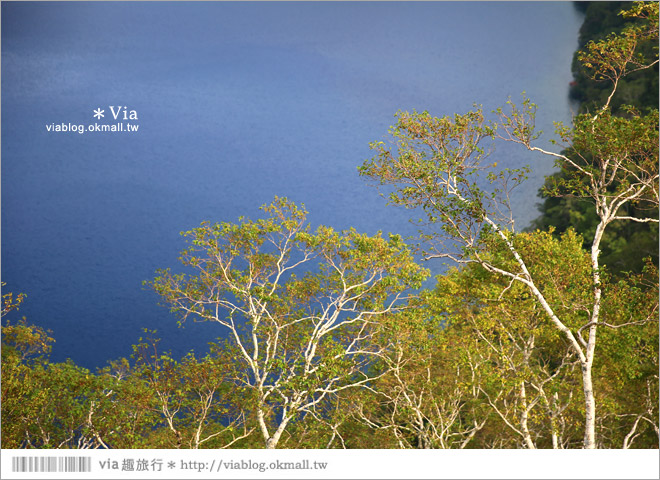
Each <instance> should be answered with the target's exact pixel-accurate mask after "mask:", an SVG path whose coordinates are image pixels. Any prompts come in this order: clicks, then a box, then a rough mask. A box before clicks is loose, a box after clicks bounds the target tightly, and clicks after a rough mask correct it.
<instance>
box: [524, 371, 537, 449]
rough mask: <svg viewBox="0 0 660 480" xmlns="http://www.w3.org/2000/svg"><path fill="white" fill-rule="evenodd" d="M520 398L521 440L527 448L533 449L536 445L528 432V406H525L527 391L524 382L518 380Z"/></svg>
mask: <svg viewBox="0 0 660 480" xmlns="http://www.w3.org/2000/svg"><path fill="white" fill-rule="evenodd" d="M520 399H521V400H522V415H521V417H520V428H521V431H522V433H523V440H524V441H525V445H526V446H527V448H531V449H535V448H536V445H534V442H533V441H532V436H531V435H530V433H529V426H528V425H527V421H528V419H529V408H528V407H527V392H526V390H525V382H524V381H523V382H520Z"/></svg>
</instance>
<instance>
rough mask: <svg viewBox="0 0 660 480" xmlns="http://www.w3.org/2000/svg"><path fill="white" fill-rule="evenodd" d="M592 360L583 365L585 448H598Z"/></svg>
mask: <svg viewBox="0 0 660 480" xmlns="http://www.w3.org/2000/svg"><path fill="white" fill-rule="evenodd" d="M591 365H592V360H591V359H589V360H587V362H586V363H584V364H582V388H583V390H584V414H585V421H584V448H590V449H591V448H596V399H595V398H594V389H593V382H592V379H591Z"/></svg>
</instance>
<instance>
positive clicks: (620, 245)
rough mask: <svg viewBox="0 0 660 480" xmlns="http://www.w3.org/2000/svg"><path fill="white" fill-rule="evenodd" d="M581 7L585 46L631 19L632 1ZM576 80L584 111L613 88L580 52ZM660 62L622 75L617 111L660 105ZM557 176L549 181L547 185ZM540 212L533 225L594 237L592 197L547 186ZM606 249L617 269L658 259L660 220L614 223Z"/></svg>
mask: <svg viewBox="0 0 660 480" xmlns="http://www.w3.org/2000/svg"><path fill="white" fill-rule="evenodd" d="M575 4H576V8H579V9H580V10H581V11H584V13H585V19H584V23H583V24H582V27H581V29H580V36H579V45H580V48H581V49H582V48H584V47H585V46H586V45H587V44H588V43H589V42H591V41H598V40H601V39H603V38H605V37H607V36H608V35H610V34H612V33H613V32H615V33H619V32H621V30H622V29H623V27H624V25H625V24H626V19H625V18H624V17H623V16H621V15H619V12H621V10H624V9H626V8H630V6H631V5H632V2H575ZM657 49H658V42H657V41H656V40H647V41H645V42H644V43H643V44H642V45H641V46H640V51H642V52H643V53H644V55H645V56H647V57H649V58H650V57H651V56H652V55H653V54H654V52H655V53H657ZM573 75H574V82H573V83H572V86H571V91H570V94H571V96H572V97H573V98H574V99H576V100H577V101H579V102H580V111H581V112H588V111H594V109H595V108H596V106H597V105H603V104H604V103H605V101H606V100H607V97H608V95H609V93H610V90H611V84H610V83H609V82H607V81H597V80H594V79H593V78H592V77H591V75H590V72H589V70H588V69H587V68H585V67H584V65H583V64H582V63H581V62H580V61H579V59H578V52H576V54H575V56H574V59H573ZM658 92H659V89H658V64H656V65H655V66H654V67H653V68H651V69H645V70H640V71H638V72H634V73H631V74H630V75H628V76H626V77H624V78H622V79H621V80H620V81H619V85H618V87H617V92H616V94H615V95H614V97H613V98H612V102H611V109H612V112H613V113H614V114H615V115H625V112H623V111H622V110H621V106H622V105H632V106H634V107H636V108H638V109H640V110H641V111H643V112H644V111H649V110H651V109H657V108H658ZM565 176H566V172H562V171H559V172H558V173H556V174H555V175H554V177H555V178H564V177H565ZM552 181H553V180H552V179H549V180H548V182H546V187H547V186H549V185H550V184H551V182H552ZM540 194H541V196H542V197H544V198H545V199H544V201H543V203H542V204H541V208H540V209H541V216H539V218H537V219H536V220H535V221H534V222H533V224H532V226H531V228H539V229H541V230H545V229H547V228H548V227H550V226H552V227H554V228H555V229H556V230H555V231H556V232H557V234H559V233H562V232H565V231H566V230H567V229H568V228H569V227H572V228H574V229H575V230H577V231H578V232H580V233H582V235H583V236H584V238H585V247H589V246H590V245H591V240H592V239H593V235H594V232H595V229H596V224H597V223H598V220H597V218H596V215H595V213H594V210H593V205H592V203H591V202H590V201H585V200H583V199H578V198H574V197H570V196H569V197H553V196H550V195H548V194H547V191H546V190H544V189H542V190H541V193H540ZM626 213H627V214H628V215H631V216H636V217H641V216H645V215H649V214H650V215H653V216H656V217H657V215H658V211H657V209H654V210H652V211H650V212H649V211H643V210H639V208H638V206H636V205H634V204H633V205H629V206H627V208H626ZM606 243H607V245H606V247H605V248H604V249H603V253H602V259H603V263H604V264H605V265H607V267H608V268H609V269H610V271H612V272H613V273H619V272H623V271H634V272H640V271H641V269H642V268H643V265H644V261H643V259H644V258H645V257H650V258H651V259H652V261H653V262H655V264H656V265H657V264H658V225H657V224H650V223H635V222H628V223H625V224H623V223H622V224H618V225H613V226H612V230H611V231H610V232H609V233H608V242H606Z"/></svg>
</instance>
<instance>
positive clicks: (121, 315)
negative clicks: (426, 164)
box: [1, 2, 581, 368]
mask: <svg viewBox="0 0 660 480" xmlns="http://www.w3.org/2000/svg"><path fill="white" fill-rule="evenodd" d="M580 23H581V16H580V14H578V13H577V12H576V11H575V9H574V7H573V6H572V4H571V3H569V2H502V3H501V2H483V3H481V2H456V3H453V2H419V3H417V2H412V3H411V2H407V3H398V2H387V3H379V2H364V3H363V2H355V3H353V2H341V3H335V2H328V3H322V2H310V3H298V2H293V3H288V2H268V3H252V2H249V3H240V2H239V3H234V2H228V3H225V2H219V3H213V2H200V3H194V2H192V3H191V2H182V3H174V2H164V3H160V2H144V3H131V2H127V3H124V2H108V3H96V2H90V3H87V2H71V3H50V2H44V3H22V2H21V3H18V2H17V3H14V2H10V3H7V2H4V3H2V264H1V268H2V280H3V282H6V283H7V287H6V288H7V289H8V290H11V291H13V292H25V293H27V294H28V299H27V300H26V303H25V305H24V306H23V307H22V308H21V312H20V313H21V315H25V316H27V318H28V320H29V321H30V322H32V323H35V324H38V325H41V326H43V327H45V328H48V329H50V330H52V331H53V336H54V337H55V339H56V344H55V346H54V349H53V354H52V357H51V358H52V359H53V360H55V361H61V360H64V359H65V358H72V359H73V360H74V361H75V362H76V363H78V364H80V365H82V366H85V367H88V368H95V367H98V366H102V365H104V364H105V363H106V361H107V360H109V359H113V358H117V357H120V356H127V355H130V353H131V348H130V347H131V345H132V344H133V343H135V341H136V340H137V338H138V337H139V336H140V335H141V332H142V328H143V327H146V328H149V329H157V330H158V332H159V334H160V336H161V337H162V338H163V343H162V345H163V347H164V348H165V349H170V350H172V352H173V353H174V354H175V355H181V354H183V353H185V352H187V351H189V350H190V349H195V351H197V352H203V351H204V348H205V345H206V342H207V341H209V340H210V339H213V338H215V337H217V336H218V335H220V334H221V331H220V329H219V327H218V326H216V325H211V324H188V325H187V326H186V328H184V329H179V328H177V327H176V317H175V316H174V315H172V314H170V313H169V312H168V310H167V308H164V307H163V306H159V299H158V298H157V296H156V295H155V294H154V293H153V292H151V291H149V290H145V289H144V288H143V287H142V281H143V280H146V279H151V278H153V276H154V271H155V270H156V269H157V268H161V267H168V266H170V267H173V268H176V267H177V266H178V262H177V257H178V252H179V251H180V250H181V249H182V248H183V247H184V243H183V240H182V238H181V237H180V236H179V232H180V231H182V230H187V229H190V228H192V227H195V226H197V225H199V223H200V222H201V221H203V220H211V221H234V220H236V219H237V218H238V217H239V216H241V215H245V216H249V217H251V218H256V217H258V215H259V211H258V207H259V206H260V205H262V204H264V203H268V202H270V201H271V200H272V199H273V197H274V196H275V195H279V196H287V197H289V198H291V199H292V200H294V201H295V202H299V203H304V204H305V206H306V207H307V209H308V210H309V211H310V219H311V222H312V224H313V225H318V224H326V225H332V226H333V227H335V228H339V229H341V228H348V227H350V226H354V227H355V228H357V229H358V230H359V231H363V232H368V233H370V234H373V233H375V232H376V231H378V230H383V231H385V232H399V233H403V234H411V233H413V229H412V228H411V227H410V225H409V224H408V223H407V214H408V213H407V212H405V211H400V210H397V209H393V208H391V207H386V206H385V202H384V201H383V199H382V198H380V197H379V195H378V193H377V191H376V190H374V189H373V188H369V187H368V186H367V185H366V184H365V182H364V181H363V180H362V179H360V178H359V177H358V175H357V166H358V165H360V164H361V163H362V162H363V161H364V160H365V159H367V158H369V157H370V156H371V152H370V150H369V146H368V144H369V142H371V141H375V140H381V139H384V138H385V137H386V135H387V129H388V126H389V125H391V124H392V123H393V122H394V117H393V115H394V113H395V112H396V111H397V110H412V109H417V110H428V111H429V112H431V113H432V114H434V115H437V116H440V115H447V114H453V113H455V112H465V111H467V110H469V109H470V108H471V107H472V105H473V104H474V103H477V104H482V105H483V106H484V108H485V109H486V110H488V111H489V110H492V109H494V108H496V107H498V106H501V105H503V104H504V103H505V102H506V100H507V98H508V97H509V96H510V97H512V98H513V99H514V100H515V99H517V98H519V95H520V94H521V92H523V91H526V92H527V94H528V96H530V97H531V98H532V99H533V100H534V101H535V102H536V103H537V104H538V105H539V114H538V120H537V124H538V125H539V126H540V128H541V129H543V130H544V131H546V132H551V131H552V121H554V120H561V121H564V122H566V121H569V120H570V115H571V109H570V104H569V100H568V83H569V82H570V81H571V73H570V63H571V57H572V55H573V52H574V50H575V48H576V47H577V32H578V29H579V26H580ZM109 106H115V107H118V106H122V107H123V106H125V107H126V112H127V115H128V114H130V112H131V111H133V110H134V111H135V114H136V115H137V117H138V119H137V120H131V121H124V122H123V123H130V124H133V125H139V130H138V132H93V133H92V132H89V133H85V134H82V135H81V134H78V133H76V132H55V131H48V130H47V126H51V127H52V126H54V125H61V124H63V123H64V124H66V125H67V126H68V125H69V124H71V125H80V124H82V125H89V124H94V123H100V124H116V123H117V121H114V119H112V115H111V112H110V109H109ZM98 108H100V109H103V110H104V115H105V116H104V117H103V118H102V119H96V118H94V116H93V114H94V110H96V109H98ZM115 110H116V109H115ZM123 118H124V117H123V109H122V113H121V114H120V115H119V119H120V120H121V119H123ZM544 138H546V137H544ZM547 138H549V136H548V137H547ZM493 155H494V156H493V159H494V160H496V161H498V163H500V164H501V165H503V166H509V167H513V166H520V165H524V164H529V165H531V167H532V176H531V178H530V180H529V181H528V182H527V183H526V184H525V185H524V186H523V187H522V188H521V189H520V190H519V191H518V193H517V196H516V197H515V198H514V206H515V209H516V215H517V220H518V224H519V225H524V224H526V223H528V222H529V221H530V220H531V219H532V218H534V217H536V216H537V211H536V208H535V204H536V203H537V202H538V199H536V192H537V190H538V188H539V186H540V185H541V184H542V182H543V178H544V176H545V175H547V174H549V173H550V172H551V171H552V160H551V159H549V158H543V157H538V156H534V155H529V154H528V153H526V152H524V151H522V150H519V149H516V148H509V147H503V148H500V149H498V150H497V151H496V152H495V153H494V154H493Z"/></svg>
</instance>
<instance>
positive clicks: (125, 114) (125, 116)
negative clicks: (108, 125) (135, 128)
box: [94, 105, 138, 120]
mask: <svg viewBox="0 0 660 480" xmlns="http://www.w3.org/2000/svg"><path fill="white" fill-rule="evenodd" d="M108 108H109V109H110V113H111V115H112V118H114V119H115V120H137V119H138V114H137V110H129V109H128V107H126V106H121V105H119V106H114V105H110V106H108ZM103 117H105V110H103V109H102V108H101V107H99V108H97V109H96V110H94V118H96V119H101V118H103Z"/></svg>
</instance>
